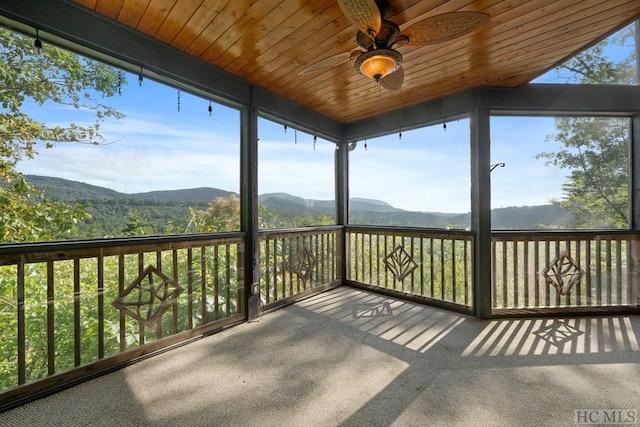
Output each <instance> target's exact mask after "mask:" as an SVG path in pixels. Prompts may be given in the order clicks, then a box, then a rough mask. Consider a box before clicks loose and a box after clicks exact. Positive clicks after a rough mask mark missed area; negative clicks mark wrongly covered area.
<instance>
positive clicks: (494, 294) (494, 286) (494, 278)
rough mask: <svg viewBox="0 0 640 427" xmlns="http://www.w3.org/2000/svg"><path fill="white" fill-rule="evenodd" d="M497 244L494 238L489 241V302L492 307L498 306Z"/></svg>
mask: <svg viewBox="0 0 640 427" xmlns="http://www.w3.org/2000/svg"><path fill="white" fill-rule="evenodd" d="M497 246H498V243H497V242H496V241H495V240H492V241H491V304H492V306H493V307H498V275H497V270H498V267H497V264H498V254H497Z"/></svg>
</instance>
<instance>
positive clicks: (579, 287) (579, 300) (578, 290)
mask: <svg viewBox="0 0 640 427" xmlns="http://www.w3.org/2000/svg"><path fill="white" fill-rule="evenodd" d="M582 246H583V245H582V241H581V240H576V253H577V254H578V256H576V260H577V262H578V265H579V266H580V268H582V266H583V265H584V264H583V262H582ZM582 283H583V281H582V280H580V281H579V282H578V283H576V286H575V290H576V302H575V304H576V305H577V306H581V305H582Z"/></svg>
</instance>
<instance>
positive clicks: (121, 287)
mask: <svg viewBox="0 0 640 427" xmlns="http://www.w3.org/2000/svg"><path fill="white" fill-rule="evenodd" d="M124 265H125V257H124V254H119V255H118V295H122V294H123V293H124V288H125V286H124V281H125V269H124ZM119 318H120V319H119V320H120V321H119V323H120V330H119V334H120V336H119V341H120V351H121V352H122V351H125V350H126V349H127V336H126V332H127V330H126V322H127V320H126V318H125V314H124V312H123V311H120V314H119Z"/></svg>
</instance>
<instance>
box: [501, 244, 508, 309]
mask: <svg viewBox="0 0 640 427" xmlns="http://www.w3.org/2000/svg"><path fill="white" fill-rule="evenodd" d="M501 253H502V306H503V307H505V308H506V307H509V275H508V274H507V241H506V240H505V241H503V242H502V249H501Z"/></svg>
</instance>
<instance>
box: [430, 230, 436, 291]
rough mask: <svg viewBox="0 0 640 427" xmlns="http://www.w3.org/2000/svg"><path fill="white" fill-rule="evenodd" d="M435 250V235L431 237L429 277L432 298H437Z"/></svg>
mask: <svg viewBox="0 0 640 427" xmlns="http://www.w3.org/2000/svg"><path fill="white" fill-rule="evenodd" d="M434 257H435V254H434V250H433V237H430V238H429V277H430V278H431V283H430V285H431V295H430V296H431V298H435V294H436V288H435V287H436V284H435V265H434V262H433V261H434Z"/></svg>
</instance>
